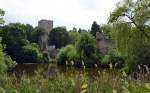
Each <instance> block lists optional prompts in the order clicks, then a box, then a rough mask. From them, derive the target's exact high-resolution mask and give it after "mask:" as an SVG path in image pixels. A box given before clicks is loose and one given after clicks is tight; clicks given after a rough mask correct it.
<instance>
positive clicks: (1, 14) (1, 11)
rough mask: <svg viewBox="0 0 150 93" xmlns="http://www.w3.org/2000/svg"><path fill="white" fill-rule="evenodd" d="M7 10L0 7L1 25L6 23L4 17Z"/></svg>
mask: <svg viewBox="0 0 150 93" xmlns="http://www.w3.org/2000/svg"><path fill="white" fill-rule="evenodd" d="M4 14H5V12H4V11H3V10H2V9H0V25H1V24H3V23H4V19H3V16H4Z"/></svg>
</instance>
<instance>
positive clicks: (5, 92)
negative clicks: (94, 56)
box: [0, 70, 150, 93]
mask: <svg viewBox="0 0 150 93" xmlns="http://www.w3.org/2000/svg"><path fill="white" fill-rule="evenodd" d="M0 93H150V83H149V82H146V81H144V80H140V78H138V80H135V79H133V78H129V77H128V76H127V75H126V73H124V72H123V73H118V72H115V71H112V70H108V71H106V70H104V71H98V75H97V76H93V77H92V78H91V77H88V75H87V73H76V74H70V75H69V76H66V75H65V74H58V73H53V74H51V73H48V72H42V70H41V71H40V70H39V71H37V72H36V74H35V75H34V76H29V75H27V74H23V75H22V76H21V77H16V76H15V75H8V74H4V75H0Z"/></svg>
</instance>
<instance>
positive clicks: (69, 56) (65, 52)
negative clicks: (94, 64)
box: [58, 45, 78, 64]
mask: <svg viewBox="0 0 150 93" xmlns="http://www.w3.org/2000/svg"><path fill="white" fill-rule="evenodd" d="M77 59H78V54H77V50H76V48H75V47H74V46H73V45H67V46H66V47H64V48H62V49H60V51H59V53H58V62H59V63H60V64H65V61H76V60H77Z"/></svg>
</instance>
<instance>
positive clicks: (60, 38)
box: [48, 27, 70, 48]
mask: <svg viewBox="0 0 150 93" xmlns="http://www.w3.org/2000/svg"><path fill="white" fill-rule="evenodd" d="M48 42H49V45H55V46H56V48H61V47H64V46H66V45H67V44H69V43H70V37H69V34H68V32H67V30H66V28H63V27H57V28H54V29H52V31H51V32H50V34H49V41H48Z"/></svg>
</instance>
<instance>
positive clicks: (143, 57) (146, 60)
mask: <svg viewBox="0 0 150 93" xmlns="http://www.w3.org/2000/svg"><path fill="white" fill-rule="evenodd" d="M130 65H131V67H130V68H135V67H137V65H147V66H148V67H150V46H142V47H140V48H138V49H137V50H136V52H135V54H134V58H133V62H132V64H130Z"/></svg>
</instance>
